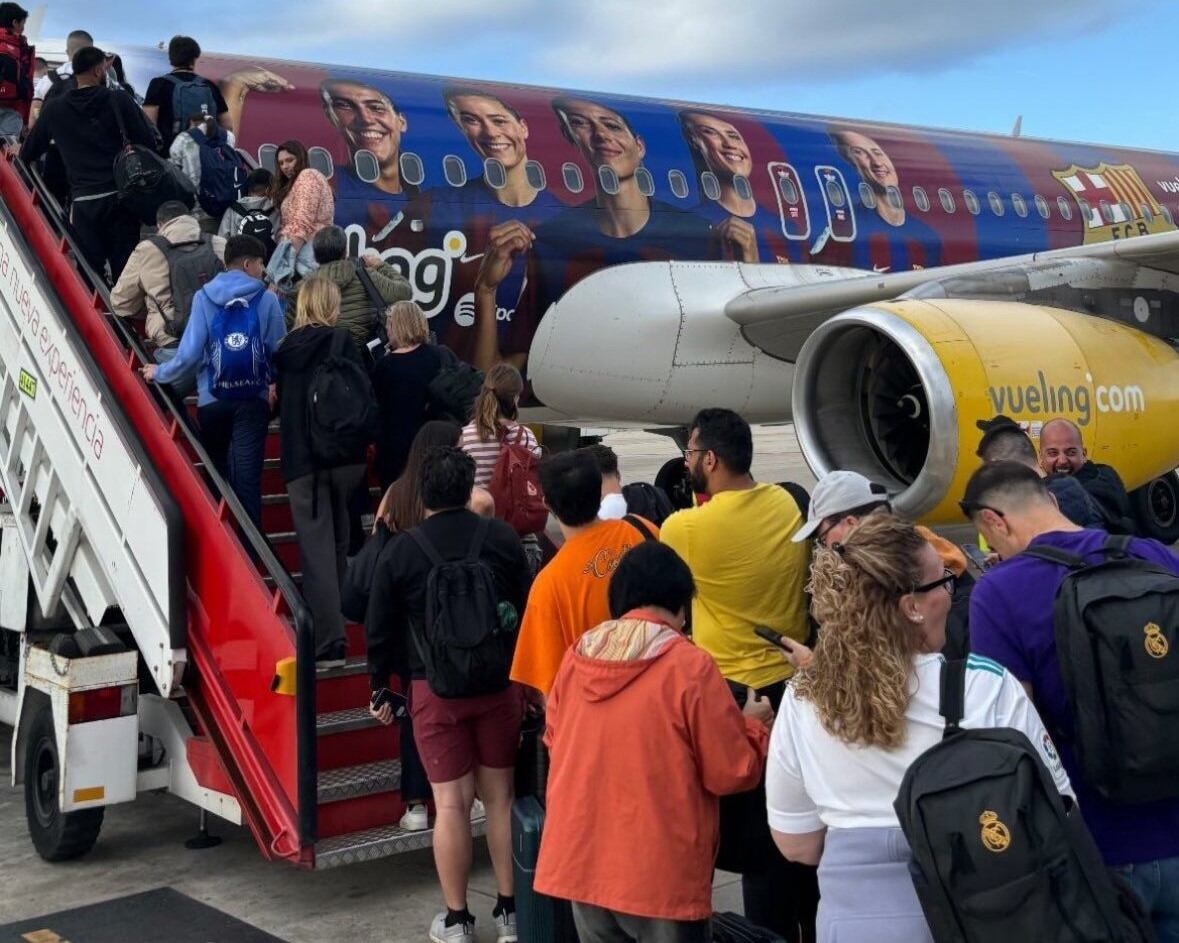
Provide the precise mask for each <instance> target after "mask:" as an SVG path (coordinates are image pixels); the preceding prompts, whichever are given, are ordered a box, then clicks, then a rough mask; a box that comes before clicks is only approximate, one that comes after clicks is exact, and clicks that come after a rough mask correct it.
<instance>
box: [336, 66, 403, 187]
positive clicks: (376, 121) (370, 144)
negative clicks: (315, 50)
mask: <svg viewBox="0 0 1179 943" xmlns="http://www.w3.org/2000/svg"><path fill="white" fill-rule="evenodd" d="M323 91H324V108H325V109H326V111H327V113H328V118H329V120H331V122H332V123H333V124H334V125H335V126H336V127H337V128H339V130H340V134H342V135H343V137H344V141H345V143H346V144H347V145H348V150H349V151H350V152H351V153H353V154H355V153H356V152H357V151H361V150H364V151H368V152H370V153H371V154H372V155H373V156H374V157H375V158H376V159H377V163H378V164H379V165H380V166H381V167H388V166H389V165H390V164H395V163H396V162H397V161H398V159H399V158H400V156H401V135H402V134H404V133H405V126H406V124H405V117H404V116H403V115H401V114H398V112H397V109H396V108H394V107H393V103H392V102H391V101H390V100H389V97H388V96H387V95H385V94H384V93H383V92H380V91H378V90H377V89H375V88H373V87H372V86H371V85H363V84H361V83H360V82H345V81H328V82H324V84H323Z"/></svg>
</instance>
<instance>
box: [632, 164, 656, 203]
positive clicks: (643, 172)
mask: <svg viewBox="0 0 1179 943" xmlns="http://www.w3.org/2000/svg"><path fill="white" fill-rule="evenodd" d="M635 183H637V184H638V185H639V193H641V194H642V195H643V196H654V195H655V178H654V177H652V176H651V171H649V170H648V169H647V168H646V167H640V168H638V170H636V171H635Z"/></svg>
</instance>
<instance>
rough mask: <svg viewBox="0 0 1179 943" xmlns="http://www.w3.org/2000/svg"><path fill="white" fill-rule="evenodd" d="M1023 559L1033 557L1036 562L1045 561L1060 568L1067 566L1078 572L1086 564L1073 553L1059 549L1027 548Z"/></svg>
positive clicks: (1083, 559) (1082, 558)
mask: <svg viewBox="0 0 1179 943" xmlns="http://www.w3.org/2000/svg"><path fill="white" fill-rule="evenodd" d="M1023 555H1024V556H1025V557H1035V558H1036V559H1037V560H1046V561H1048V562H1049V563H1056V564H1058V565H1060V566H1067V567H1068V568H1069V569H1070V570H1079V569H1081V568H1082V567H1084V566H1087V565H1088V564H1086V563H1085V558H1084V557H1078V556H1077V555H1076V554H1075V553H1069V552H1068V551H1067V550H1061V549H1060V548H1059V547H1028V548H1027V549H1026V550H1024V552H1023Z"/></svg>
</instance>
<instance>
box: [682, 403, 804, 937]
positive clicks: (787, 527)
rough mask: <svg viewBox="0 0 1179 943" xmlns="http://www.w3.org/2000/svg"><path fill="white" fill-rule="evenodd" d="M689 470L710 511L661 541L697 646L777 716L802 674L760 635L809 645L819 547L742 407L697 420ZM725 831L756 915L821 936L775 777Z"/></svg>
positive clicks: (736, 802)
mask: <svg viewBox="0 0 1179 943" xmlns="http://www.w3.org/2000/svg"><path fill="white" fill-rule="evenodd" d="M684 461H685V463H686V464H687V466H688V475H689V479H690V481H691V484H692V490H693V491H695V492H697V493H700V494H707V495H708V502H707V503H706V504H703V505H701V506H700V507H696V508H689V509H687V510H684V511H678V512H676V513H675V514H673V515H671V517H669V518H668V519H667V520H666V521H664V522H663V527H662V528H661V531H660V539H661V540H662V541H663V543H665V544H667V545H668V546H669V547H671V548H672V549H673V550H675V551H676V553H678V554H679V555H680V556H681V557H682V558H683V559H684V561H685V562H686V563H687V564H688V567H689V569H691V571H692V577H693V579H694V580H695V581H696V598H695V599H694V600H693V602H692V640H693V641H694V642H695V643H696V644H697V645H698V646H699V647H700V648H702V649H704V650H705V651H707V652H708V653H709V654H710V655H712V657H713V658H714V659H716V663H717V665H718V667H719V668H720V671H721V674H722V675H724V677H725V679H726V680H727V681H728V682H729V686H730V687H731V688H733V689H734V694H735V695H736V696H737V698H738V700H743V699H744V698H745V697H746V696H747V689H749V688H752V689H753V690H754V691H756V692H757V693H758V694H759V695H762V696H766V697H768V698H769V699H770V703H771V704H772V705H773V707H774V710H775V711H776V710H777V709H778V705H779V704H780V703H781V700H782V694H783V692H784V691H785V681H786V679H787V678H789V677H790V675H791V674H793V672H794V668H793V667H792V666H791V665H790V664H789V663H788V662H787V661H786V660H785V659H784V658H783V657H782V653H781V652H780V651H778V650H777V649H775V648H773V647H772V646H770V645H768V644H767V643H766V642H764V641H763V640H762V639H761V638H759V637H758V636H757V635H755V634H754V632H753V629H754V627H755V626H759V625H764V626H768V627H769V628H771V629H774V630H775V631H777V632H781V633H782V634H783V635H785V636H788V637H789V638H792V639H796V640H797V641H800V642H801V641H805V640H806V637H807V634H808V625H809V623H808V621H807V599H806V592H805V590H804V587H805V586H806V581H807V576H808V571H809V568H810V547H809V546H808V545H807V544H806V543H795V542H793V541H792V540H791V539H790V538H791V537H792V536H793V535H794V532H795V531H796V530H798V528H799V527H800V526H802V513H801V512H800V511H799V509H798V505H797V504H796V503H795V501H794V498H792V497H791V496H790V494H789V493H788V492H787V491H786V490H785V489H784V488H780V487H779V486H778V485H771V484H758V483H757V482H756V481H754V480H753V476H752V475H751V474H750V472H749V469H750V467H751V465H752V464H753V434H752V432H751V431H750V428H749V424H748V423H747V422H746V421H745V420H744V419H742V418H741V417H740V416H738V415H737V414H736V413H735V412H733V411H732V410H728V409H705V410H702V411H701V412H700V413H699V414H698V415H697V416H696V418H695V419H694V420H693V422H692V428H691V434H690V435H689V437H688V447H687V448H686V449H684ZM720 822H721V827H720V832H721V834H720V849H719V854H718V857H717V867H719V868H722V869H724V870H727V871H738V872H740V873H741V883H742V898H743V899H744V904H745V915H746V916H747V917H748V918H749V919H750V920H752V921H753V922H754V923H756V924H758V925H759V926H763V927H766V928H768V929H770V930H773V931H775V932H776V933H777V934H778V935H780V936H782V937H783V938H785V939H787V940H796V939H804V940H805V939H814V933H815V910H816V907H817V906H818V883H817V881H816V877H815V869H814V868H808V867H806V866H805V865H798V864H794V863H793V862H788V861H786V859H784V858H783V857H782V856H781V855H780V854H777V853H776V849H775V848H774V845H773V840H772V838H771V837H770V832H769V826H768V825H767V824H766V815H765V786H764V779H763V782H762V785H761V786H760V787H759V788H758V789H756V790H754V791H752V792H746V793H740V794H739V795H736V796H726V797H725V798H723V799H721V820H720Z"/></svg>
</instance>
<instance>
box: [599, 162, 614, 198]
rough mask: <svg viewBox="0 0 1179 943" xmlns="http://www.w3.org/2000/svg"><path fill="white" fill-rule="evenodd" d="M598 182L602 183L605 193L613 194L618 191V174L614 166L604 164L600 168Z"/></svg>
mask: <svg viewBox="0 0 1179 943" xmlns="http://www.w3.org/2000/svg"><path fill="white" fill-rule="evenodd" d="M598 183H599V184H601V186H602V191H603V192H604V193H609V194H611V195H613V194H615V193H617V192H618V174H616V173H615V172H614V168H613V167H609V166H607V165H606V164H603V165H602V166H601V167H599V168H598Z"/></svg>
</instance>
